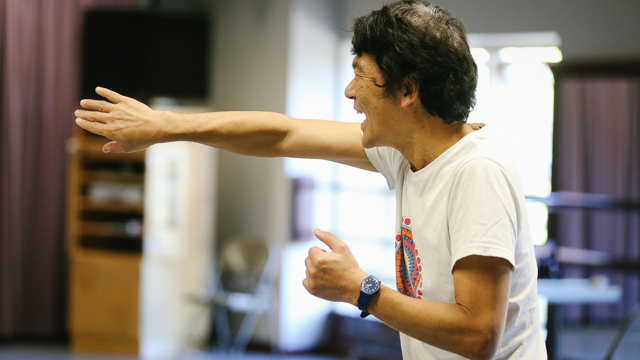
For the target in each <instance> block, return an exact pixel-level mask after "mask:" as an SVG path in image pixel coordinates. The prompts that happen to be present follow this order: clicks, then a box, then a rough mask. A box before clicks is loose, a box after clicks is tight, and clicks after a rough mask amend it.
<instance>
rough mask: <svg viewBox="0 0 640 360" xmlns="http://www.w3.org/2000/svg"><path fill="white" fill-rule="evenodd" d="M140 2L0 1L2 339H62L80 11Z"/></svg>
mask: <svg viewBox="0 0 640 360" xmlns="http://www.w3.org/2000/svg"><path fill="white" fill-rule="evenodd" d="M136 3H137V0H56V1H41V0H0V169H1V170H0V338H3V339H10V338H20V337H23V338H24V337H31V338H50V337H57V336H61V335H64V333H65V331H66V325H65V323H66V293H67V288H66V278H67V268H66V262H67V259H66V255H65V248H64V243H65V240H64V239H65V236H64V226H65V225H64V224H65V218H66V216H65V194H66V171H67V164H66V157H67V156H66V152H65V144H66V142H67V140H68V139H69V138H70V137H71V136H72V134H73V119H74V117H73V110H74V109H75V108H76V105H77V102H78V101H79V98H78V96H79V95H78V94H79V90H78V89H79V73H80V71H79V62H80V60H79V59H80V57H79V55H80V50H81V49H80V35H81V25H82V16H83V11H84V10H86V9H88V8H91V7H98V6H133V5H135V4H136Z"/></svg>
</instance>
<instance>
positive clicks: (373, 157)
mask: <svg viewBox="0 0 640 360" xmlns="http://www.w3.org/2000/svg"><path fill="white" fill-rule="evenodd" d="M364 150H365V152H366V153H367V157H368V158H369V161H371V164H373V166H374V167H375V168H376V170H378V172H379V173H380V174H382V176H384V178H385V179H387V185H389V190H393V189H395V187H396V177H397V175H398V172H399V171H400V166H401V164H402V161H403V160H404V157H403V156H402V154H401V153H400V152H399V151H398V150H396V149H394V148H390V147H386V146H382V147H374V148H370V149H367V148H365V149H364Z"/></svg>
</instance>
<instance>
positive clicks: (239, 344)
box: [233, 312, 262, 353]
mask: <svg viewBox="0 0 640 360" xmlns="http://www.w3.org/2000/svg"><path fill="white" fill-rule="evenodd" d="M260 315H262V312H248V313H246V314H244V318H243V319H242V324H241V325H240V329H239V330H238V334H237V335H236V339H235V341H234V342H233V351H234V352H237V353H244V352H245V351H246V350H247V346H248V345H249V340H251V335H253V333H254V331H255V329H256V326H257V325H258V320H260Z"/></svg>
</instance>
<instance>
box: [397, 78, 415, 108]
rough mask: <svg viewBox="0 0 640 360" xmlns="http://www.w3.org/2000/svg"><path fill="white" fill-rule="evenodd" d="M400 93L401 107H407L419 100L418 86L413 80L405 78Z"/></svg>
mask: <svg viewBox="0 0 640 360" xmlns="http://www.w3.org/2000/svg"><path fill="white" fill-rule="evenodd" d="M401 94H402V98H401V99H400V100H401V103H400V104H401V105H402V107H408V106H409V105H411V104H413V103H415V102H416V101H419V100H420V86H419V85H418V84H417V83H416V82H415V81H414V80H411V79H407V80H406V81H405V84H404V87H403V88H402V90H401Z"/></svg>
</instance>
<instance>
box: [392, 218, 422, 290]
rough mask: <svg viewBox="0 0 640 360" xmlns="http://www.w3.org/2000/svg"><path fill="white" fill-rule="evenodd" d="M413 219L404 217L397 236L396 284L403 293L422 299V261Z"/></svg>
mask: <svg viewBox="0 0 640 360" xmlns="http://www.w3.org/2000/svg"><path fill="white" fill-rule="evenodd" d="M409 225H411V219H409V218H408V217H406V216H403V218H402V233H399V234H398V235H397V236H396V286H397V287H398V291H400V292H401V293H402V294H405V295H409V296H411V297H414V298H417V299H422V298H423V297H422V262H421V261H420V252H418V248H417V247H416V245H415V242H414V241H413V232H412V231H411V227H409Z"/></svg>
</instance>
